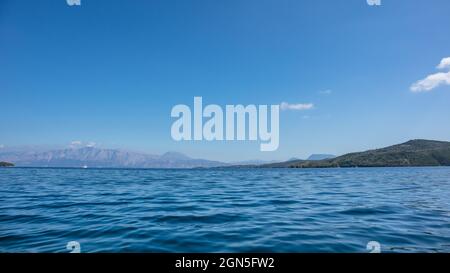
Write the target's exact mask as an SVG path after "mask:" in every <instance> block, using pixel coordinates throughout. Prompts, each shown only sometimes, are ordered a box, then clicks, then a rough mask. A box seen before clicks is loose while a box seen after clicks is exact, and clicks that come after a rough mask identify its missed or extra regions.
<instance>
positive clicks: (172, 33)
mask: <svg viewBox="0 0 450 273" xmlns="http://www.w3.org/2000/svg"><path fill="white" fill-rule="evenodd" d="M81 4H82V5H81V6H77V7H74V6H72V7H71V6H68V5H67V4H66V2H65V0H52V1H49V0H48V1H25V0H14V1H12V0H10V1H9V0H6V1H5V0H2V1H1V2H0V108H1V113H2V119H1V121H0V149H1V147H3V148H4V147H10V146H21V145H54V146H67V145H68V144H69V143H70V142H71V141H74V140H81V141H83V142H85V143H87V142H95V143H97V145H99V146H101V147H113V148H126V149H130V150H137V151H145V152H149V153H164V152H166V151H180V152H184V153H186V154H188V155H190V156H193V157H202V158H208V159H217V160H226V161H233V160H244V159H255V158H259V159H287V158H290V157H306V156H308V155H309V154H311V153H332V154H343V153H347V152H352V151H360V150H365V149H370V148H377V147H383V146H387V145H391V144H395V143H400V142H403V141H406V140H409V139H413V138H427V139H438V140H450V126H449V124H450V107H449V104H450V85H449V83H448V82H445V78H444V79H442V78H441V79H437V80H438V81H440V83H443V84H441V85H439V86H436V87H434V86H433V85H432V87H434V88H431V90H428V91H427V92H412V90H411V86H412V84H414V83H416V82H417V81H419V80H422V79H425V78H426V77H427V76H429V75H433V74H436V73H441V74H439V75H440V76H441V77H446V75H447V74H445V73H447V72H448V71H449V70H450V69H448V67H446V66H445V67H444V68H443V69H438V68H437V66H438V65H439V63H440V62H441V60H442V59H443V58H445V57H450V28H449V26H450V16H448V12H449V11H450V1H448V0H433V1H428V0H382V6H380V7H372V6H369V5H367V4H366V1H365V0H340V1H338V0H336V1H331V0H319V1H317V0H315V1H312V0H311V1H299V0H295V1H294V0H292V1H286V0H254V1H253V0H227V1H223V0H221V1H219V0H195V1H193V0H192V1H190V0H177V1H172V0H161V1H119V0H108V1H106V0H95V1H94V0H82V1H81ZM446 68H447V70H445V69H446ZM435 78H436V77H434V78H433V77H431V78H430V79H428V81H433V80H436V79H435ZM427 83H428V82H425V83H422V84H423V85H425V84H427ZM427 86H429V83H428V85H427ZM194 96H202V97H203V101H204V104H212V103H214V104H219V105H222V106H224V105H226V104H244V105H247V104H279V103H281V102H288V103H291V104H297V103H312V104H314V107H313V109H309V110H302V111H299V110H290V111H282V112H281V114H280V147H279V149H278V150H277V151H276V152H269V153H267V152H265V153H264V152H260V151H259V142H175V141H173V140H172V138H171V136H170V127H171V125H172V122H173V121H174V119H172V118H171V117H170V111H171V108H172V107H173V106H174V105H176V104H180V103H182V104H188V105H192V103H193V97H194Z"/></svg>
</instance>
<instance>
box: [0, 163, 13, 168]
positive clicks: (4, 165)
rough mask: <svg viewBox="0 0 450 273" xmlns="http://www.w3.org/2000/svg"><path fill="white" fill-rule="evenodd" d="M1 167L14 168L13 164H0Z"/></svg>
mask: <svg viewBox="0 0 450 273" xmlns="http://www.w3.org/2000/svg"><path fill="white" fill-rule="evenodd" d="M3 167H14V164H12V163H9V162H0V168H3Z"/></svg>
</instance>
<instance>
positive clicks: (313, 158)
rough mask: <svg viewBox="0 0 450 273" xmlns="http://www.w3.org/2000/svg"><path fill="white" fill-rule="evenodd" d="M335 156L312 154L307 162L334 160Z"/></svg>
mask: <svg viewBox="0 0 450 273" xmlns="http://www.w3.org/2000/svg"><path fill="white" fill-rule="evenodd" d="M335 157H336V156H335V155H330V154H312V155H310V156H309V157H308V159H306V160H313V161H314V160H324V159H332V158H335Z"/></svg>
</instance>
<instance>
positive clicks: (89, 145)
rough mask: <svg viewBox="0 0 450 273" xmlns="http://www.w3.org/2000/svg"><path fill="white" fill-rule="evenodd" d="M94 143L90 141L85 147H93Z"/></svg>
mask: <svg viewBox="0 0 450 273" xmlns="http://www.w3.org/2000/svg"><path fill="white" fill-rule="evenodd" d="M95 145H97V143H95V142H93V141H91V142H89V143H88V144H86V147H95Z"/></svg>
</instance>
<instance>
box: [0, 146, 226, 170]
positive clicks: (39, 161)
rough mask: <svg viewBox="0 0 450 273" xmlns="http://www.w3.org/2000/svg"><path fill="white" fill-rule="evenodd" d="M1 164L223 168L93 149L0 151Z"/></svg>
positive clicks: (177, 156) (172, 156) (175, 156)
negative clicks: (2, 162) (5, 162)
mask: <svg viewBox="0 0 450 273" xmlns="http://www.w3.org/2000/svg"><path fill="white" fill-rule="evenodd" d="M0 161H7V162H13V163H14V164H15V165H16V166H19V167H20V166H23V167H83V166H87V167H95V168H110V167H117V168H197V167H217V166H224V165H226V164H225V163H222V162H218V161H210V160H204V159H194V158H190V157H188V156H186V155H183V154H181V153H176V152H169V153H165V154H163V155H151V154H144V153H136V152H129V151H123V150H117V149H99V148H95V147H83V148H68V149H59V150H51V151H23V150H16V151H14V150H12V151H0Z"/></svg>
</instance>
